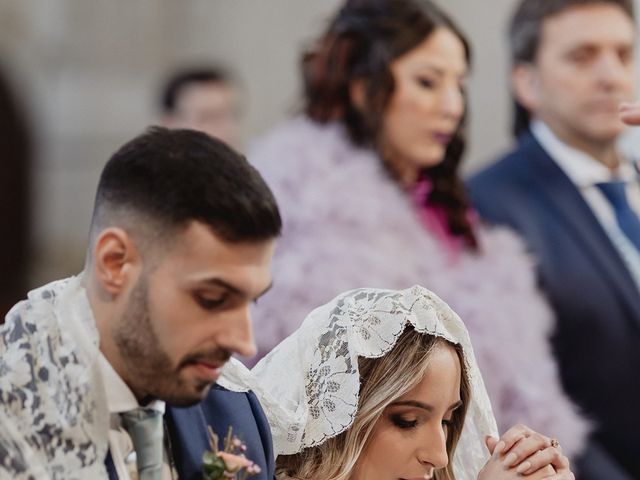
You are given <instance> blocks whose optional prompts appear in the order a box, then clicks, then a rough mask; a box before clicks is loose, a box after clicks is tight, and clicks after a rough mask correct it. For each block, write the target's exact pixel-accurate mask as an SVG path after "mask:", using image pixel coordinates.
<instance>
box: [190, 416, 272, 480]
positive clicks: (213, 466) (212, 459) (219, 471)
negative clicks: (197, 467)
mask: <svg viewBox="0 0 640 480" xmlns="http://www.w3.org/2000/svg"><path fill="white" fill-rule="evenodd" d="M208 428H209V445H210V446H211V451H209V452H204V454H203V455H202V472H203V475H204V476H203V480H226V479H231V480H245V479H247V478H249V477H253V476H254V475H257V474H258V473H260V467H259V466H258V465H256V464H255V463H253V462H252V461H251V460H249V459H248V458H247V457H246V456H245V454H244V453H245V452H246V451H247V446H246V445H245V444H244V443H242V442H241V441H240V439H239V438H238V437H236V436H234V435H233V427H229V430H228V431H227V436H226V437H225V439H224V450H222V451H220V450H219V449H218V435H216V433H215V432H214V431H213V429H212V428H211V427H208Z"/></svg>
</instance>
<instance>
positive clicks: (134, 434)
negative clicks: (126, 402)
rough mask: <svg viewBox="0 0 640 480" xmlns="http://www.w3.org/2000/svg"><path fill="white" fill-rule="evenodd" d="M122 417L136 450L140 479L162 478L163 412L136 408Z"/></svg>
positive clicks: (160, 479)
mask: <svg viewBox="0 0 640 480" xmlns="http://www.w3.org/2000/svg"><path fill="white" fill-rule="evenodd" d="M120 417H121V418H122V426H123V427H124V428H125V430H126V431H127V432H128V433H129V435H130V436H131V441H132V442H133V448H134V449H135V451H136V466H137V467H138V475H139V480H162V449H163V447H162V437H163V424H162V413H160V412H159V411H157V410H153V409H151V408H136V409H135V410H131V411H129V412H125V413H122V414H120Z"/></svg>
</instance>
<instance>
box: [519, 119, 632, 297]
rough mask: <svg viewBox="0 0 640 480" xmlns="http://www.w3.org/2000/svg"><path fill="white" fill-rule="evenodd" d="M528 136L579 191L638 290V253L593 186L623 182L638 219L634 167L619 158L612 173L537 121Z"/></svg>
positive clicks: (598, 191) (609, 205)
mask: <svg viewBox="0 0 640 480" xmlns="http://www.w3.org/2000/svg"><path fill="white" fill-rule="evenodd" d="M531 133H532V134H533V136H534V137H535V139H536V140H537V141H538V142H539V143H540V145H542V148H544V150H545V151H546V152H547V153H548V154H549V156H550V157H551V158H552V159H553V160H554V162H556V164H557V165H558V166H559V167H560V169H562V171H563V172H564V173H565V175H567V177H569V180H571V182H572V183H573V184H574V185H575V186H576V188H577V189H578V190H579V191H580V194H581V195H582V197H583V198H584V200H585V202H587V205H589V207H590V208H591V210H592V211H593V213H594V215H595V217H596V219H597V220H598V222H599V223H600V225H602V227H603V228H604V231H605V232H606V233H607V235H608V236H609V238H610V239H611V242H612V243H613V245H614V246H615V248H616V250H617V251H618V252H619V253H620V256H621V257H622V260H623V261H624V263H625V264H626V266H627V268H628V269H629V272H630V273H631V276H632V277H633V279H634V281H635V284H636V286H637V287H638V289H640V252H638V250H637V249H636V247H635V246H634V245H633V243H631V241H630V240H629V239H628V237H627V236H626V235H625V234H624V232H623V231H622V230H621V229H620V227H619V226H618V222H617V220H616V215H615V212H614V210H613V207H612V206H611V204H610V203H609V201H608V200H607V198H606V197H605V196H604V194H603V193H602V192H601V191H600V189H599V188H598V187H597V186H596V184H598V183H604V182H611V181H615V180H620V181H623V182H625V189H626V193H627V199H628V201H629V204H630V206H631V208H632V210H633V211H634V212H635V213H636V215H638V216H640V182H639V174H638V171H637V169H636V167H635V166H634V165H633V164H632V163H631V162H630V161H628V160H625V159H623V160H622V161H621V163H620V165H619V167H618V168H617V169H616V170H610V169H609V168H607V167H606V166H605V165H603V164H602V163H600V162H599V161H598V160H596V159H595V158H593V157H591V156H589V155H587V154H586V153H584V152H582V151H580V150H577V149H575V148H573V147H571V146H569V145H567V144H566V143H564V142H563V141H561V140H560V139H559V138H558V137H557V136H556V135H555V134H554V133H553V131H551V129H550V128H549V127H548V126H547V125H546V124H544V123H543V122H541V121H539V120H536V121H533V122H532V123H531Z"/></svg>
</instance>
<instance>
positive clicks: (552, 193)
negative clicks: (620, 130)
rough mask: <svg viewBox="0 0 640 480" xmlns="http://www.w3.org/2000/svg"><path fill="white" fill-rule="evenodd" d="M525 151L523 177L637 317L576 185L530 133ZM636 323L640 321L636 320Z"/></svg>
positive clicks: (626, 283)
mask: <svg viewBox="0 0 640 480" xmlns="http://www.w3.org/2000/svg"><path fill="white" fill-rule="evenodd" d="M521 148H522V150H524V151H526V152H527V154H526V155H523V156H522V157H521V160H520V161H522V162H523V168H525V169H526V170H527V171H525V173H524V174H525V175H526V178H527V179H528V180H530V181H531V182H532V183H534V184H535V185H532V188H534V189H535V190H536V191H538V192H541V194H542V195H544V196H545V199H546V200H547V202H548V203H549V206H550V207H551V208H550V211H554V212H556V216H557V217H558V218H559V219H560V220H561V221H562V222H564V223H565V224H566V225H567V226H568V227H569V231H570V232H572V234H573V237H574V239H575V243H576V247H577V248H579V247H581V248H583V249H584V250H585V251H586V254H587V255H588V256H589V258H590V259H591V260H592V262H593V264H594V265H595V266H596V268H597V269H598V270H599V272H600V273H601V274H602V275H603V276H604V277H605V278H607V279H608V280H609V283H610V285H612V288H613V289H614V290H615V291H616V293H617V295H618V296H619V297H620V298H621V299H622V300H623V302H624V304H625V305H626V306H627V309H628V310H629V313H630V315H629V317H631V318H636V319H637V320H640V319H638V312H640V295H638V291H637V289H636V287H635V284H634V281H633V278H632V277H631V274H630V273H629V271H628V269H627V266H626V265H625V264H624V262H623V261H622V259H621V258H620V254H619V253H618V251H617V250H616V248H615V247H614V245H613V243H612V242H611V240H610V239H609V236H608V235H607V234H606V232H605V231H604V229H603V228H602V225H600V222H599V221H598V219H597V218H596V217H595V215H594V213H593V212H592V210H591V208H590V207H589V206H588V205H587V203H586V202H585V200H584V199H583V198H582V195H581V194H580V192H579V191H578V189H577V188H576V187H575V186H574V185H573V183H572V182H571V180H569V178H568V177H567V176H566V174H565V173H564V172H563V171H562V170H561V169H560V167H558V165H557V164H556V163H555V162H554V161H553V159H552V158H551V157H550V156H549V155H548V154H547V152H546V151H544V149H543V148H542V147H541V146H540V144H538V142H536V140H535V139H534V138H533V136H531V135H527V136H525V137H523V138H522V139H521ZM638 326H639V327H640V321H639V322H638Z"/></svg>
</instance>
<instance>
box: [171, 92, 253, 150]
mask: <svg viewBox="0 0 640 480" xmlns="http://www.w3.org/2000/svg"><path fill="white" fill-rule="evenodd" d="M240 110H241V107H240V98H239V94H238V91H237V89H236V87H234V86H233V85H231V84H229V83H226V82H193V83H191V84H188V85H186V86H185V87H184V88H182V89H181V90H180V91H179V93H178V97H177V99H176V105H175V109H174V111H173V112H172V113H170V114H169V115H167V117H166V119H165V123H166V124H167V126H168V127H170V128H190V129H193V130H200V131H202V132H204V133H206V134H208V135H211V136H212V137H216V138H219V139H220V140H222V141H223V142H225V143H227V144H228V145H231V146H232V147H234V148H238V147H239V146H240V139H241V136H242V125H241V112H240Z"/></svg>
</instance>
